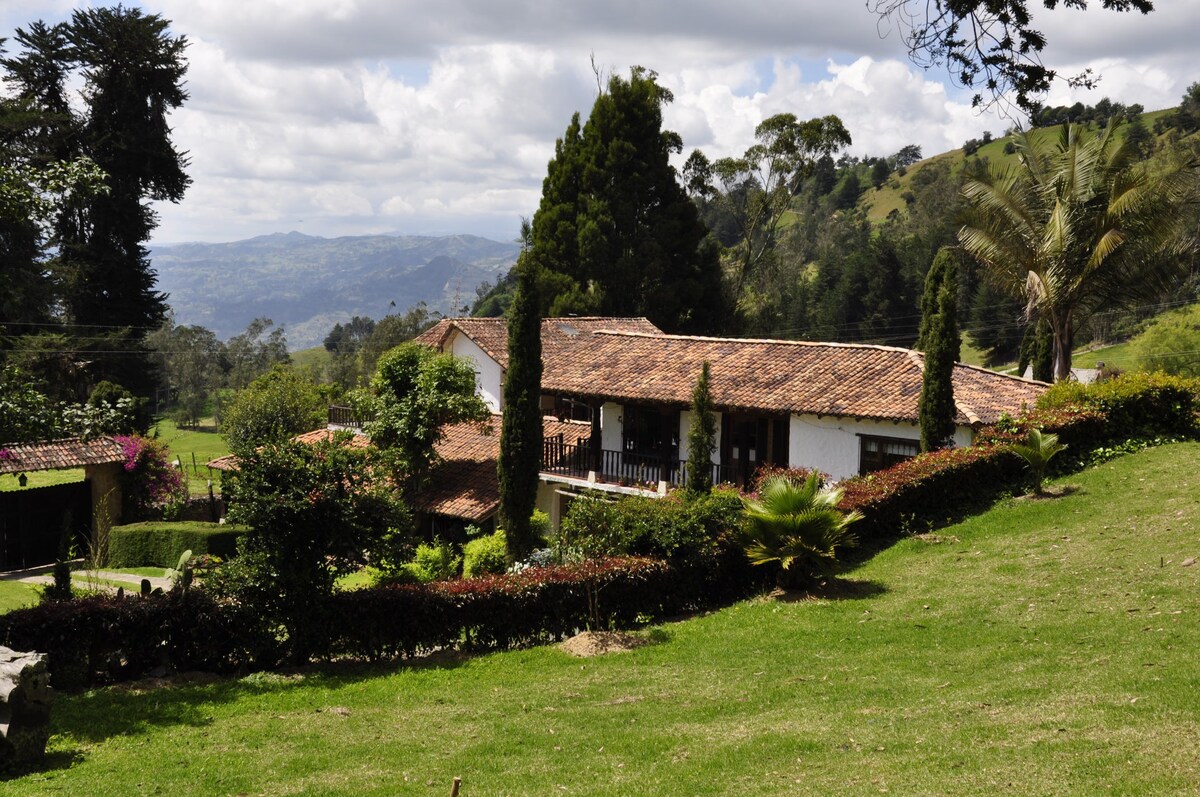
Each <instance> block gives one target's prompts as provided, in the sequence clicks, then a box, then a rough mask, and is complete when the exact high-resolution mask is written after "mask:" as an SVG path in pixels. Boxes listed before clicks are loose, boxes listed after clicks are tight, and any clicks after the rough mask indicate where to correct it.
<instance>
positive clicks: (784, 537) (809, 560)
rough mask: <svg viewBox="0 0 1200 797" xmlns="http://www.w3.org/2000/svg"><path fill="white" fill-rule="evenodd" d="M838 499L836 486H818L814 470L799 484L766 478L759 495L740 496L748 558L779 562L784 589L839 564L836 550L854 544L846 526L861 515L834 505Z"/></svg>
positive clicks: (824, 573)
mask: <svg viewBox="0 0 1200 797" xmlns="http://www.w3.org/2000/svg"><path fill="white" fill-rule="evenodd" d="M841 497H842V494H841V492H840V491H838V490H830V489H825V490H822V489H821V478H820V476H819V475H818V474H816V473H812V474H809V476H808V478H807V479H805V480H804V481H803V482H798V481H793V480H791V479H788V478H786V477H783V476H776V477H775V478H773V479H770V480H769V481H767V482H766V483H765V484H764V485H763V487H762V491H761V493H760V495H759V496H758V497H756V498H745V499H743V504H744V506H745V511H746V521H747V522H746V525H745V530H744V531H743V542H744V544H745V547H746V556H747V558H749V559H750V562H751V563H752V564H756V565H764V564H778V565H779V566H780V567H781V568H782V571H781V573H780V576H781V578H780V580H781V586H785V587H799V586H805V585H808V584H811V583H812V582H814V581H815V580H816V579H817V578H818V577H819V576H822V575H827V574H828V573H830V572H831V570H832V568H833V566H834V565H836V564H837V561H838V549H839V548H841V547H843V546H850V545H853V544H854V537H853V535H852V534H851V533H850V531H849V526H850V524H852V523H854V522H856V521H858V520H860V519H861V518H862V515H861V514H859V513H858V512H855V511H851V512H842V511H841V510H840V509H838V507H837V504H838V501H840V500H841Z"/></svg>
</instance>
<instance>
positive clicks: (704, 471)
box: [687, 360, 717, 495]
mask: <svg viewBox="0 0 1200 797" xmlns="http://www.w3.org/2000/svg"><path fill="white" fill-rule="evenodd" d="M709 370H710V369H709V364H708V361H707V360H705V362H704V364H703V365H702V366H701V367H700V376H698V377H696V385H695V387H693V388H692V407H691V425H690V426H688V436H687V444H688V457H687V488H688V490H689V491H691V492H693V493H696V494H697V495H703V494H706V493H708V492H710V491H711V490H712V486H713V469H712V455H713V452H714V451H716V450H717V416H716V414H715V413H714V412H713V400H712V388H711V387H710V386H709V381H710V373H709Z"/></svg>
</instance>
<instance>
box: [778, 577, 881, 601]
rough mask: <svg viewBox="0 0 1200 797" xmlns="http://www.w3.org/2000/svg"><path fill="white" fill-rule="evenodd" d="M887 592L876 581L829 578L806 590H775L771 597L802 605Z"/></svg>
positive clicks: (858, 598) (859, 597) (860, 597)
mask: <svg viewBox="0 0 1200 797" xmlns="http://www.w3.org/2000/svg"><path fill="white" fill-rule="evenodd" d="M887 591H888V589H887V587H886V586H884V585H883V584H881V583H879V582H878V581H870V580H867V579H861V580H860V579H852V578H829V579H826V580H825V581H822V582H821V583H820V584H818V585H817V586H815V587H811V588H809V589H806V590H782V589H777V590H775V591H774V592H772V593H771V597H772V598H774V599H775V600H777V601H780V602H782V603H802V602H804V601H816V600H820V601H855V600H864V599H866V598H875V597H878V596H880V595H883V594H884V593H886V592H887Z"/></svg>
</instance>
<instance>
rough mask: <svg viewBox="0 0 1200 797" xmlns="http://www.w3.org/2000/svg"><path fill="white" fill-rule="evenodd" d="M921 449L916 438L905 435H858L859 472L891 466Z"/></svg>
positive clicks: (912, 455)
mask: <svg viewBox="0 0 1200 797" xmlns="http://www.w3.org/2000/svg"><path fill="white" fill-rule="evenodd" d="M920 451H921V444H920V443H919V442H917V441H916V440H908V439H906V438H903V437H876V436H872V435H865V434H862V435H859V436H858V452H859V456H858V472H859V473H860V474H863V473H870V472H871V471H876V470H883V469H884V468H890V467H891V466H893V465H895V464H896V463H897V462H903V461H904V460H906V459H912V458H913V457H915V456H916V455H917V454H919V453H920Z"/></svg>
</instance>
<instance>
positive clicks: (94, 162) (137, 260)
mask: <svg viewBox="0 0 1200 797" xmlns="http://www.w3.org/2000/svg"><path fill="white" fill-rule="evenodd" d="M16 38H17V41H18V43H19V44H20V45H21V48H20V50H19V51H18V52H17V53H16V54H15V55H13V56H11V57H8V58H5V59H3V66H4V68H5V71H6V75H5V78H6V82H8V83H9V86H10V89H11V100H9V101H6V102H5V106H6V107H5V111H11V112H12V113H11V118H10V119H8V124H6V125H5V127H6V129H7V130H8V136H7V140H6V142H5V151H6V153H7V152H12V153H13V154H14V155H16V156H17V158H18V162H21V163H25V164H32V165H36V168H37V169H38V170H39V171H42V170H43V167H44V165H45V164H52V165H51V166H50V168H51V169H54V168H59V169H62V168H66V169H67V170H68V172H69V171H70V170H71V169H72V168H75V169H76V170H78V167H80V166H86V169H87V170H90V171H91V173H92V176H93V178H94V177H100V176H102V180H103V185H102V187H101V188H100V189H99V190H68V191H66V192H56V191H53V190H51V191H50V193H51V194H57V196H56V197H55V201H54V202H53V205H54V207H53V208H52V209H51V210H50V211H49V214H50V215H51V216H52V218H51V219H50V220H49V224H48V226H49V229H50V233H49V235H47V236H44V238H43V239H42V240H41V241H35V242H34V243H33V244H32V245H30V246H24V247H23V248H22V251H21V253H20V258H19V260H18V261H17V263H16V266H17V268H19V269H21V270H23V271H25V272H27V273H28V272H31V271H36V270H39V269H40V270H42V271H43V272H49V273H51V274H52V279H51V280H50V282H49V284H48V286H45V287H48V288H49V290H41V291H40V292H39V293H37V294H36V295H34V294H32V293H29V292H27V295H28V296H29V298H31V299H35V304H38V303H40V306H39V307H38V308H37V309H36V310H33V311H26V312H23V313H22V316H24V317H30V316H31V315H33V314H36V313H41V314H42V316H43V318H45V317H48V316H51V315H55V316H58V317H57V319H55V320H62V321H66V322H69V323H70V324H71V326H70V327H64V328H63V329H64V332H66V331H67V330H69V335H70V339H71V344H70V346H69V348H71V349H74V350H76V351H78V352H79V353H80V355H82V356H81V357H80V356H77V357H76V360H79V359H86V360H87V361H88V365H87V371H88V373H87V377H88V378H89V379H95V380H98V379H105V378H107V379H111V380H113V381H116V382H119V383H121V384H124V385H126V386H127V387H130V388H131V389H132V390H133V392H134V393H135V394H137V395H147V394H148V393H149V392H150V388H151V385H152V379H153V369H152V368H150V367H149V363H148V361H147V356H146V354H147V352H146V349H145V348H144V346H143V345H142V342H141V341H142V338H143V337H144V334H145V333H144V330H147V329H149V328H151V327H153V326H155V325H156V324H158V323H159V322H160V321H161V320H162V318H163V314H164V312H165V309H166V305H165V301H164V298H165V297H164V296H163V295H162V294H161V293H159V292H157V291H156V290H155V286H154V283H155V274H154V271H153V270H152V269H151V268H150V263H149V257H148V252H147V250H146V248H145V246H144V244H145V242H146V241H147V240H149V238H150V235H151V233H152V232H153V230H154V228H155V226H157V215H156V213H155V210H154V208H153V206H152V204H151V203H152V202H155V201H173V202H175V201H179V199H181V198H182V196H183V193H184V191H185V189H186V187H187V185H188V183H189V179H188V177H187V176H186V174H185V173H184V167H185V165H186V157H185V156H184V155H183V154H181V153H180V152H178V151H177V150H176V149H175V148H174V146H173V145H172V143H171V140H170V131H171V128H170V126H169V125H168V124H167V116H168V115H169V113H170V112H171V111H172V110H173V109H175V108H178V107H180V106H181V105H182V104H183V102H184V100H185V99H186V96H187V95H186V93H185V92H184V91H183V89H182V85H183V75H184V73H185V72H186V68H187V67H186V64H185V62H184V57H183V52H184V49H185V47H186V44H187V43H186V41H185V40H184V39H183V38H182V37H173V36H171V34H170V33H169V31H168V22H167V21H166V20H164V19H163V18H162V17H160V16H158V15H155V14H145V13H143V12H142V10H141V9H136V8H124V7H120V6H118V7H116V8H88V9H79V10H76V11H75V12H74V13H73V14H72V15H71V18H70V20H69V21H67V22H62V23H59V24H57V25H53V26H47V25H44V24H42V23H35V24H34V25H31V26H29V28H28V29H26V30H20V31H18V33H17V37H16ZM76 83H78V84H79V86H78V92H77V93H78V96H79V97H81V98H82V101H81V102H79V103H73V102H70V101H69V96H71V95H69V94H68V90H67V86H68V85H70V86H72V89H71V94H72V95H73V94H75V93H76V89H75V86H76ZM5 116H9V114H8V113H6V114H5ZM42 173H43V174H45V173H46V172H45V171H42ZM64 178H65V179H66V180H67V182H71V181H72V178H71V175H70V174H69V173H68V174H66V175H64ZM6 263H7V260H6ZM33 320H36V319H33Z"/></svg>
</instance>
